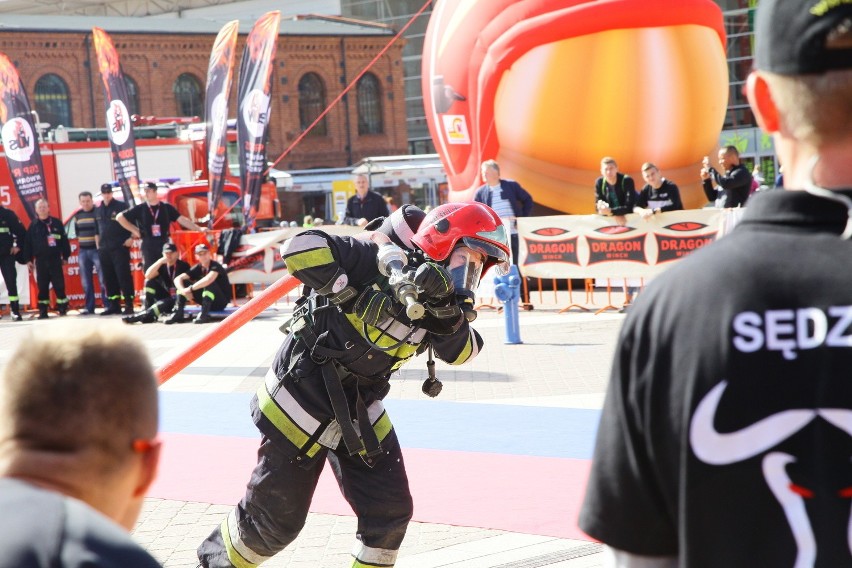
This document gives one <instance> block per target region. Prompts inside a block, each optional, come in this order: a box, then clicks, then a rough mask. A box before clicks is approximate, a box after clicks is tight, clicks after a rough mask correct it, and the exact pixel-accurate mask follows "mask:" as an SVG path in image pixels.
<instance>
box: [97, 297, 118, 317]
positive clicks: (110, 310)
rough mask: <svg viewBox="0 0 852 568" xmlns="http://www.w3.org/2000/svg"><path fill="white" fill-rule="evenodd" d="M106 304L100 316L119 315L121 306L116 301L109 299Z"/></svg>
mask: <svg viewBox="0 0 852 568" xmlns="http://www.w3.org/2000/svg"><path fill="white" fill-rule="evenodd" d="M107 302H108V303H107V307H106V309H105V310H104V311H102V312H101V315H102V316H111V315H115V314H120V313H121V304H119V303H118V300H114V299H112V298H110V299H109V300H108V301H107Z"/></svg>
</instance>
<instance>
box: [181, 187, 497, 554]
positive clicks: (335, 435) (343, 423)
mask: <svg viewBox="0 0 852 568" xmlns="http://www.w3.org/2000/svg"><path fill="white" fill-rule="evenodd" d="M406 212H407V213H408V215H406ZM415 213H416V211H414V212H413V211H412V210H411V207H406V206H403V207H402V208H400V209H398V210H397V211H396V212H394V214H393V215H391V217H389V218H388V219H386V220H385V221H386V222H383V223H382V225H381V228H380V230H378V231H365V232H363V233H362V234H361V235H359V236H357V237H338V236H333V235H328V234H326V233H324V232H322V231H319V230H308V231H305V232H303V233H301V234H299V235H296V236H295V237H293V238H292V239H290V240H289V241H287V242H286V243H285V244H284V246H283V247H282V257H283V258H284V262H285V263H286V265H287V270H288V272H289V273H290V274H293V275H294V276H295V277H296V278H298V279H300V280H301V281H302V282H303V283H304V284H305V286H306V287H307V290H308V291H307V295H306V296H304V297H303V298H302V299H301V300H300V301H299V302H298V306H297V308H296V310H295V311H294V319H293V320H292V322H291V323H290V325H289V333H288V336H287V338H286V339H285V340H284V343H283V345H282V346H281V348H280V349H279V350H278V353H277V354H276V356H275V359H274V362H273V364H272V368H271V369H270V370H269V372H268V373H267V375H266V380H265V381H264V384H263V385H261V386H260V388H259V389H258V391H257V395H256V396H255V398H254V399H253V401H252V415H253V419H254V422H255V424H256V425H257V427H258V429H259V430H260V431H261V433H262V434H263V439H262V441H261V446H260V450H259V461H258V464H257V466H256V467H255V470H254V472H253V473H252V476H251V480H250V481H249V486H248V490H247V492H246V496H245V497H244V498H243V500H242V501H241V502H240V504H239V505H238V506H237V507H236V508H235V509H234V510H233V511H232V512H231V513H230V515H229V516H228V518H227V519H226V520H225V521H223V522H222V524H221V525H220V527H219V528H216V529H215V530H214V531H213V533H212V534H211V535H210V536H209V537H208V538H207V539H206V540H205V541H204V542H203V543H202V544H201V545H200V546H199V548H198V557H199V560H200V561H201V565H202V566H204V567H205V568H224V567H228V568H230V567H232V566H255V565H258V564H261V563H262V562H264V561H265V560H267V559H268V558H269V557H271V556H273V555H274V554H276V553H277V552H278V551H280V550H282V549H283V548H284V547H286V546H287V545H288V544H289V543H290V542H292V541H293V539H295V538H296V536H297V535H298V533H299V531H300V530H301V528H302V526H303V525H304V523H305V518H306V517H307V514H308V509H309V506H310V502H311V497H312V495H313V493H314V488H315V487H316V484H317V482H318V480H319V475H320V472H321V471H322V469H323V466H324V463H325V460H326V459H328V460H329V461H330V462H331V465H332V471H334V473H335V476H336V477H337V480H338V483H339V484H340V487H341V489H342V491H343V494H344V496H345V498H346V499H347V501H348V502H349V504H350V505H351V506H352V508H353V510H354V511H355V514H356V515H357V516H358V533H357V539H358V543H357V544H356V547H355V550H354V551H353V555H354V557H355V560H354V564H353V566H359V567H368V566H393V564H394V562H395V560H396V556H397V552H398V550H399V546H400V544H401V542H402V539H403V536H404V535H405V530H406V527H407V526H408V522H409V520H410V519H411V514H412V500H411V494H410V492H409V489H408V479H407V476H406V473H405V464H404V462H403V458H402V452H401V450H400V446H399V441H398V440H397V437H396V432H395V431H394V429H393V425H392V423H391V421H390V418H388V415H387V413H386V412H385V410H384V407H383V404H382V402H381V401H382V399H383V398H384V397H385V395H387V393H388V390H389V389H390V384H389V382H388V380H389V378H390V375H391V373H392V372H394V371H396V370H397V369H399V367H401V366H402V364H403V363H404V362H405V361H407V360H408V359H409V358H411V357H413V356H414V355H415V354H416V353H420V352H423V351H425V350H427V349H430V354H431V352H432V351H431V350H434V352H435V354H436V355H437V356H438V357H439V358H441V359H443V360H444V361H446V362H447V363H450V364H453V365H459V364H462V363H464V362H466V361H469V360H471V359H472V358H473V357H475V356H476V355H477V353H479V350H480V349H481V348H482V338H481V337H480V336H479V334H478V333H476V331H475V330H473V329H472V328H471V327H470V326H469V322H468V319H467V318H466V317H465V314H464V312H463V311H462V309H461V308H460V307H459V305H458V303H457V302H458V298H459V296H457V294H459V293H460V292H465V291H472V290H474V289H475V288H476V286H477V285H478V283H479V279H480V277H481V275H482V273H483V272H484V270H487V269H488V268H489V266H491V265H495V264H497V265H499V266H500V267H501V268H503V269H504V270H508V266H509V264H508V263H509V256H510V252H509V250H510V249H509V239H508V236H507V233H506V229H505V227H504V226H503V225H502V224H501V222H500V218H499V217H498V216H497V214H496V213H495V212H494V211H493V210H492V209H490V208H489V207H487V206H486V205H482V204H480V203H451V204H445V205H441V206H439V207H437V208H435V209H434V210H433V211H431V212H430V213H429V215H427V216H426V217H425V218H424V217H423V215H422V211H421V212H420V215H419V216H418V215H416V214H415ZM421 219H422V223H420V220H421ZM416 223H420V225H419V228H417V225H416ZM415 229H416V232H415ZM393 243H397V244H393ZM399 243H401V244H402V246H399ZM415 248H417V249H418V250H419V251H420V252H419V253H418V262H417V263H415V264H417V267H416V268H415V267H414V266H413V265H412V266H410V270H408V271H407V272H406V273H405V274H407V276H403V277H402V278H401V280H399V281H397V280H396V279H394V280H393V282H394V283H395V284H396V286H397V287H396V288H394V285H392V284H391V283H390V282H389V280H388V278H387V277H386V276H384V274H390V275H394V274H397V275H399V273H398V272H394V271H393V269H392V267H393V266H394V265H395V264H396V263H398V268H399V269H402V267H403V266H404V265H405V264H406V261H407V259H406V252H405V251H406V250H407V251H408V253H412V257H413V256H414V249H415ZM421 260H422V262H420V261H421ZM394 289H396V290H397V291H398V292H399V295H402V292H401V291H405V290H406V289H407V290H411V291H412V292H414V290H416V296H417V300H418V301H419V302H421V303H423V304H425V305H426V306H427V309H426V311H425V314H427V315H425V316H424V317H422V318H416V317H415V315H416V314H415V313H414V312H412V311H410V309H407V308H406V305H404V304H402V303H400V301H399V299H397V295H398V293H397V292H395V291H394ZM462 297H464V298H467V295H463V296H462ZM409 314H412V317H415V319H411V318H409ZM430 359H431V357H430ZM432 364H434V363H432ZM436 383H437V381H434V382H432V381H427V383H426V384H424V392H427V391H428V393H427V394H430V395H431V396H435V395H436V394H437V390H438V389H436V388H434V387H435V386H436ZM437 384H439V383H437ZM353 419H357V420H353Z"/></svg>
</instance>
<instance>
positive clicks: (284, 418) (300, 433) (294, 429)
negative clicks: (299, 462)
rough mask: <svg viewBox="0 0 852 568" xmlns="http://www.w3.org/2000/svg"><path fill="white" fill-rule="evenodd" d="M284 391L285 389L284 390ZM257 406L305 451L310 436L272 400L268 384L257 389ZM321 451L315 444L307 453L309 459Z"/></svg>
mask: <svg viewBox="0 0 852 568" xmlns="http://www.w3.org/2000/svg"><path fill="white" fill-rule="evenodd" d="M282 390H284V389H282ZM257 404H258V407H259V408H260V411H261V412H262V413H263V415H264V416H265V417H266V418H267V419H268V420H269V421H270V422H272V424H273V425H274V426H275V427H276V428H277V429H278V430H279V431H280V432H281V433H282V434H284V436H285V437H286V438H287V439H288V440H290V442H292V443H293V445H294V446H296V447H297V448H299V449H302V450H304V448H305V446H306V445H307V444H308V442H310V436H308V434H306V433H305V431H304V430H302V429H301V428H300V427H299V426H298V424H296V423H295V422H294V421H293V420H292V419H291V418H290V416H288V415H287V413H286V412H285V411H284V410H282V409H281V408H280V407H279V406H278V404H277V403H276V402H275V401H274V400H272V397H270V396H269V393H268V392H267V391H266V384H263V385H261V386H260V388H259V389H257ZM319 450H320V445H319V444H317V443H316V442H314V444H313V445H312V446H311V447H310V448H309V449H308V451H307V452H305V455H307V456H308V457H313V456H315V455H316V453H317V452H318V451H319Z"/></svg>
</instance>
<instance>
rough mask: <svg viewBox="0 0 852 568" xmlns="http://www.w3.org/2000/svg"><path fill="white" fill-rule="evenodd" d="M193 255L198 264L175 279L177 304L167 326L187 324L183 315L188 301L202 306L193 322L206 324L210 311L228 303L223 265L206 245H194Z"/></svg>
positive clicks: (226, 278) (167, 321) (229, 285)
mask: <svg viewBox="0 0 852 568" xmlns="http://www.w3.org/2000/svg"><path fill="white" fill-rule="evenodd" d="M195 256H197V257H198V264H196V265H195V266H193V267H192V268H190V269H189V272H185V273H183V274H179V275H178V276H177V278H175V286H176V287H177V294H178V295H177V305H176V306H175V311H174V312H173V313H172V315H171V316H169V318H168V319H167V320H166V323H167V324H172V323H185V322H187V321H189V318H187V317H186V315H185V314H184V308H185V306H186V301H187V300H188V299H190V298H192V299H193V300H195V302H196V303H198V304H201V312H200V313H199V314H198V317H196V318H195V323H208V322H209V321H210V319H211V318H210V312H211V311H214V312H218V311H221V310H224V309H225V306H227V305H228V302H230V301H231V297H232V294H231V283H230V281H229V280H228V272H227V270H226V269H225V267H224V266H222V265H221V264H219V263H218V262H216V261H215V260H213V257H212V255H211V254H210V248H209V247H208V246H207V245H205V244H200V245H196V246H195Z"/></svg>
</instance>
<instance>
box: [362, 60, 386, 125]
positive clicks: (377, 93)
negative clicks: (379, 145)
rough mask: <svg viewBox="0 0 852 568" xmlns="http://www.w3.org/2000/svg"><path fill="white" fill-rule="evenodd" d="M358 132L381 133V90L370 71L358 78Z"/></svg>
mask: <svg viewBox="0 0 852 568" xmlns="http://www.w3.org/2000/svg"><path fill="white" fill-rule="evenodd" d="M356 90H357V97H358V134H381V133H382V132H384V125H383V123H382V90H381V88H380V87H379V80H378V78H376V76H375V75H373V74H372V73H366V74H365V75H364V76H363V77H361V79H359V80H358V86H357V87H356Z"/></svg>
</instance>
